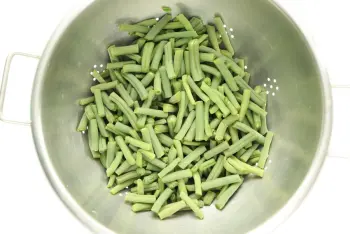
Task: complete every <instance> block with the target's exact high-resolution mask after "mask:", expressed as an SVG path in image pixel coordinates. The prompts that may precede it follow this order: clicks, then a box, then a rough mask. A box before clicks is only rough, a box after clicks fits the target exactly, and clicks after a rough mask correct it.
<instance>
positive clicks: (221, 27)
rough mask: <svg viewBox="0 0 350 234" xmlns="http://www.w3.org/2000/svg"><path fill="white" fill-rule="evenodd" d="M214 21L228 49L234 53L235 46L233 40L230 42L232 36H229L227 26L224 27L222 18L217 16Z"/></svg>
mask: <svg viewBox="0 0 350 234" xmlns="http://www.w3.org/2000/svg"><path fill="white" fill-rule="evenodd" d="M214 23H215V26H216V28H217V29H218V31H219V33H220V35H221V38H222V41H223V43H224V45H225V47H226V49H227V50H228V51H229V52H230V53H231V54H234V53H235V52H234V50H233V47H232V45H231V42H230V38H229V37H228V35H227V33H226V30H225V27H224V23H223V22H222V19H221V18H220V17H219V16H217V17H215V18H214Z"/></svg>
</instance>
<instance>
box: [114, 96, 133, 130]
mask: <svg viewBox="0 0 350 234" xmlns="http://www.w3.org/2000/svg"><path fill="white" fill-rule="evenodd" d="M109 98H110V99H111V100H112V101H113V102H114V103H116V104H117V106H118V108H119V109H120V110H121V111H122V112H123V114H124V115H125V116H127V118H128V120H129V121H130V124H131V125H132V127H133V128H134V129H137V125H136V121H137V117H136V115H135V113H134V112H133V111H132V110H131V109H130V107H128V105H127V104H126V102H125V101H124V100H123V99H122V98H121V97H119V96H118V95H117V94H116V93H114V92H113V93H111V94H110V96H109Z"/></svg>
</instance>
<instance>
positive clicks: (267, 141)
mask: <svg viewBox="0 0 350 234" xmlns="http://www.w3.org/2000/svg"><path fill="white" fill-rule="evenodd" d="M273 136H274V134H273V132H267V134H266V138H265V143H264V147H263V148H262V150H261V156H260V158H259V163H258V166H259V167H260V168H265V164H266V160H267V158H268V157H269V151H270V146H271V142H272V139H273Z"/></svg>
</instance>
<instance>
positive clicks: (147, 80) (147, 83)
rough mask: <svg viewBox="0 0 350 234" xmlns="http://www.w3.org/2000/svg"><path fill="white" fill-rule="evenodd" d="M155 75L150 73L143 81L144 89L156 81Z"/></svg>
mask: <svg viewBox="0 0 350 234" xmlns="http://www.w3.org/2000/svg"><path fill="white" fill-rule="evenodd" d="M154 76H155V75H154V73H153V72H148V73H147V74H146V75H145V76H144V77H143V78H142V80H141V84H142V85H143V86H144V87H148V86H149V84H151V83H152V81H153V79H154Z"/></svg>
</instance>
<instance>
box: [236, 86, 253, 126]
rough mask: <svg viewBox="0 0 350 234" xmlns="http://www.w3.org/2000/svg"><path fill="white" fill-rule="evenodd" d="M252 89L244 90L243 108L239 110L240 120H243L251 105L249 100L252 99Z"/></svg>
mask: <svg viewBox="0 0 350 234" xmlns="http://www.w3.org/2000/svg"><path fill="white" fill-rule="evenodd" d="M250 94H251V92H250V90H249V89H245V90H244V92H243V98H242V103H241V109H240V111H239V121H241V122H242V121H243V119H244V117H245V115H246V113H247V110H248V105H249V100H250Z"/></svg>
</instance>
